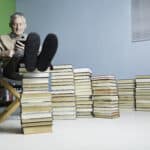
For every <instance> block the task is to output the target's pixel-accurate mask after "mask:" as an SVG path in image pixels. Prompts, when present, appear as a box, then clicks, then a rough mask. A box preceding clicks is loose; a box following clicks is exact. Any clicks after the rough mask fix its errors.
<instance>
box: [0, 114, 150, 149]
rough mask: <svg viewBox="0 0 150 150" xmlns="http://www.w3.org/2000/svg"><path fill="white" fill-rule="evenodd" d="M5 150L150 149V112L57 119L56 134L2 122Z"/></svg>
mask: <svg viewBox="0 0 150 150" xmlns="http://www.w3.org/2000/svg"><path fill="white" fill-rule="evenodd" d="M0 149H1V150H10V149H13V150H150V112H121V116H120V118H118V119H100V118H91V119H76V120H61V121H54V125H53V133H51V134H50V133H48V134H33V135H23V134H21V133H20V121H19V120H7V121H5V122H4V123H2V124H0Z"/></svg>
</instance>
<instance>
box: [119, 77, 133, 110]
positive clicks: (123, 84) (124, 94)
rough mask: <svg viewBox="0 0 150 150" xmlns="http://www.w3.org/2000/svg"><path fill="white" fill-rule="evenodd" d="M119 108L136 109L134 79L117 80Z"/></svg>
mask: <svg viewBox="0 0 150 150" xmlns="http://www.w3.org/2000/svg"><path fill="white" fill-rule="evenodd" d="M117 84H118V96H119V108H120V109H121V110H135V81H134V80H133V79H120V80H117Z"/></svg>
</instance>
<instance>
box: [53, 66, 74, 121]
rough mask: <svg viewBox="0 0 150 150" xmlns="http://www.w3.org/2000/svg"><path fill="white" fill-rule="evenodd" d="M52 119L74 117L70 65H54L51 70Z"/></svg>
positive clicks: (72, 76) (72, 80) (71, 68)
mask: <svg viewBox="0 0 150 150" xmlns="http://www.w3.org/2000/svg"><path fill="white" fill-rule="evenodd" d="M51 94H52V107H53V119H54V120H64V119H75V118H76V102H75V89H74V74H73V67H72V65H67V64H66V65H56V66H53V70H51Z"/></svg>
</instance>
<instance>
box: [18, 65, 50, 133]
mask: <svg viewBox="0 0 150 150" xmlns="http://www.w3.org/2000/svg"><path fill="white" fill-rule="evenodd" d="M20 72H21V73H22V74H23V83H22V84H23V92H22V96H21V126H22V131H23V133H24V134H34V133H45V132H51V131H52V104H51V94H50V92H49V91H48V84H49V70H47V71H45V72H39V71H37V70H35V71H34V72H25V70H24V69H23V68H21V69H20Z"/></svg>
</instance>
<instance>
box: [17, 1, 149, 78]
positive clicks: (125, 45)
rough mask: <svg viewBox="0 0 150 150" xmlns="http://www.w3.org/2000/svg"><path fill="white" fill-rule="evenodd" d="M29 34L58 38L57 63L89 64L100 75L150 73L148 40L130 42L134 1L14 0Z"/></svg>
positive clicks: (84, 65) (126, 75)
mask: <svg viewBox="0 0 150 150" xmlns="http://www.w3.org/2000/svg"><path fill="white" fill-rule="evenodd" d="M16 3H17V11H22V12H24V13H25V15H26V17H27V20H28V29H27V32H31V31H35V32H38V33H39V34H40V35H41V38H42V40H43V39H44V37H45V36H46V34H47V33H49V32H52V33H56V34H57V36H58V38H59V48H58V53H57V55H56V57H55V59H54V61H53V63H54V64H72V65H73V66H74V67H90V68H91V69H92V70H93V73H94V74H95V75H96V74H112V75H116V77H117V78H134V77H135V75H139V74H150V65H149V62H150V59H149V56H150V42H149V41H146V42H137V43H132V42H131V0H24V1H21V0H16Z"/></svg>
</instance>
